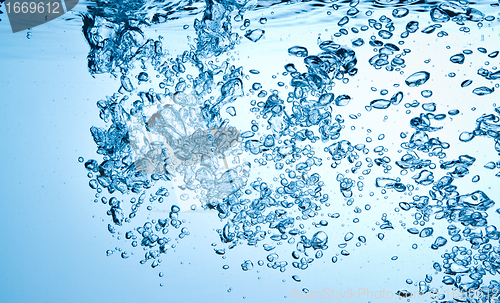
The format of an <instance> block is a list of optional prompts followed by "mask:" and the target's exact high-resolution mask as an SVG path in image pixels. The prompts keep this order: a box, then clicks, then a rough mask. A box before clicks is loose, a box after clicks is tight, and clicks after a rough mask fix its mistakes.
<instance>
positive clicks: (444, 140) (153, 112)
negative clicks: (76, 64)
mask: <svg viewBox="0 0 500 303" xmlns="http://www.w3.org/2000/svg"><path fill="white" fill-rule="evenodd" d="M85 5H86V9H85V8H83V7H81V8H80V11H79V12H78V14H79V17H78V18H77V19H74V20H72V21H71V22H77V21H78V22H80V19H81V25H82V33H83V36H82V38H83V39H85V40H86V42H87V44H88V46H89V48H90V51H89V53H88V57H87V62H88V72H89V73H90V74H91V75H93V76H96V77H99V76H100V75H102V74H109V75H111V76H112V77H114V78H115V82H116V83H117V87H119V89H117V90H113V89H110V91H108V92H103V98H102V99H101V100H99V101H97V108H96V114H98V115H99V117H100V118H101V119H102V123H101V124H100V125H95V126H91V127H90V126H89V127H90V135H91V136H92V138H93V140H94V142H95V144H96V148H97V155H82V157H83V158H81V159H79V161H80V162H82V164H83V165H84V166H85V168H86V169H87V173H88V177H89V186H90V187H91V188H92V189H94V190H95V191H96V195H95V200H94V202H95V203H98V204H105V205H106V208H107V215H108V223H109V224H108V231H109V233H111V235H112V236H113V237H116V238H117V239H119V240H120V242H119V243H120V245H121V246H120V247H117V248H115V249H110V250H108V251H107V255H108V256H115V255H120V256H121V257H122V258H125V259H126V258H129V257H130V256H131V255H134V257H135V255H142V254H144V258H142V257H141V259H138V261H139V262H140V263H141V264H144V265H147V266H151V267H152V268H159V269H160V270H161V262H162V259H167V258H169V257H170V255H172V254H175V253H176V252H175V249H176V247H177V246H182V243H183V239H184V238H186V237H193V236H195V235H193V234H192V233H191V232H190V231H189V230H190V225H191V224H192V225H199V224H201V225H202V224H204V223H203V219H201V218H202V217H199V218H198V217H197V218H198V219H192V217H190V216H191V213H201V214H202V216H215V217H218V218H219V219H220V220H221V224H219V225H220V226H207V232H214V231H213V230H214V229H216V233H217V234H218V238H219V241H218V242H217V243H215V242H214V243H213V244H212V246H213V250H214V252H213V253H214V254H217V255H219V256H221V258H222V259H221V271H223V270H228V271H231V270H235V269H234V267H230V266H229V265H227V264H225V261H224V260H225V258H226V256H229V255H231V258H233V259H234V258H239V257H238V256H239V254H241V260H239V261H238V262H239V264H241V265H240V266H238V267H239V268H238V269H236V270H242V271H245V272H246V271H257V270H259V271H261V272H265V271H273V270H274V271H277V272H281V276H282V279H284V280H286V281H291V282H293V284H290V285H291V286H290V287H291V289H292V290H291V292H287V293H284V294H281V293H280V294H277V295H276V298H283V297H285V298H287V299H290V298H291V299H298V298H315V299H320V298H323V299H328V298H331V297H332V295H335V293H334V292H333V290H332V289H333V288H332V287H336V285H329V286H328V287H330V288H325V289H324V287H322V286H323V285H324V280H323V279H324V277H325V271H326V272H331V273H332V275H333V273H335V275H337V274H338V273H339V272H347V273H348V272H351V271H353V272H356V273H355V274H353V276H354V275H361V276H366V277H371V280H378V279H380V280H385V279H386V277H385V276H384V274H385V271H384V267H386V268H398V271H399V274H400V275H401V278H400V279H399V280H401V281H398V282H397V283H396V285H383V287H384V289H385V291H387V293H384V296H383V297H377V296H375V297H369V294H367V293H366V292H367V288H366V285H365V284H362V285H361V284H360V285H356V283H358V278H356V277H353V276H350V277H349V278H347V279H348V280H349V284H348V285H349V287H352V288H356V289H358V288H362V289H364V290H365V291H366V292H365V293H364V294H359V296H360V297H359V299H360V300H365V301H366V300H371V301H379V300H380V301H384V302H385V301H387V300H392V299H394V300H396V299H397V298H400V299H405V300H406V299H410V300H417V301H418V300H423V301H424V302H431V301H435V302H444V301H446V302H448V301H450V302H500V300H499V299H498V298H497V295H496V294H497V293H498V292H499V291H500V289H499V287H500V285H499V283H498V282H497V281H496V280H495V279H496V274H497V273H500V246H499V239H500V231H498V230H497V227H496V226H497V225H498V223H499V213H500V209H498V208H497V207H495V201H496V200H497V199H498V196H499V194H500V191H499V190H498V188H497V187H496V186H495V185H496V184H498V181H499V180H500V179H499V177H500V157H499V155H500V104H497V103H495V102H498V101H496V99H497V98H496V96H497V93H498V92H497V90H498V88H499V84H498V80H499V79H500V71H499V70H498V58H497V56H498V51H499V47H500V44H498V34H497V33H496V31H497V30H498V28H499V27H498V19H497V17H498V13H499V3H498V2H496V1H481V2H478V3H475V2H467V1H389V0H385V1H289V2H271V1H253V2H252V1H249V2H245V1H220V2H217V1H208V0H207V1H196V2H193V1H181V2H175V3H174V2H172V3H169V2H160V1H144V2H141V1H116V2H115V1H97V2H91V3H85ZM71 18H72V17H70V18H69V19H71ZM174 24H175V26H176V28H175V30H173V29H171V31H169V27H170V26H172V27H173V26H174ZM180 24H183V25H182V27H181V26H180ZM161 31H167V34H160V32H161ZM180 39H183V41H182V42H181V41H180ZM184 41H185V42H184ZM106 96H107V97H106ZM84 158H85V159H84ZM186 217H189V218H191V219H189V220H186V219H185V218H186ZM197 220H199V222H197ZM248 246H250V247H252V248H253V247H255V249H252V250H251V251H252V256H251V257H249V255H248V254H247V253H244V251H245V248H244V247H248ZM243 256H244V257H243ZM198 257H199V258H203V256H201V255H200V256H198ZM367 258H368V259H369V260H370V262H373V263H379V264H383V265H381V269H380V271H379V272H376V273H371V272H370V273H366V272H363V271H362V270H360V269H359V268H352V264H356V262H358V261H356V260H359V262H361V260H363V262H365V261H366V259H367ZM352 260H354V261H352ZM412 260H418V262H422V264H426V265H425V266H426V272H427V274H426V275H424V276H415V275H414V274H413V273H412V272H411V270H410V269H409V268H410V267H411V263H412V262H413V261H412ZM185 262H189V260H185ZM347 262H349V263H347ZM352 262H354V263H352ZM415 262H417V261H415ZM343 263H345V264H350V265H349V266H347V265H343ZM124 264H125V263H124ZM165 271H167V270H165ZM162 275H163V272H162V273H160V276H162ZM327 276H328V275H327ZM320 277H321V278H320ZM241 280H242V281H235V287H238V288H243V289H244V291H243V292H245V291H246V292H248V293H249V295H250V294H251V292H252V290H251V288H250V287H249V286H248V285H247V282H246V281H245V277H244V276H242V277H241ZM361 281H364V280H363V279H362V278H359V283H361ZM363 283H366V282H363ZM320 285H321V286H320ZM373 285H379V286H380V284H377V283H374V284H373ZM162 286H163V287H168V285H163V284H162ZM379 286H373V287H370V289H371V290H373V292H377V291H379V289H378V288H376V287H379ZM344 288H347V287H346V286H344ZM339 289H340V287H339ZM230 291H231V288H229V289H228V292H230ZM389 294H390V295H389ZM337 299H338V300H344V302H346V301H347V300H350V299H349V298H346V297H342V296H341V297H338V296H337Z"/></svg>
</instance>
